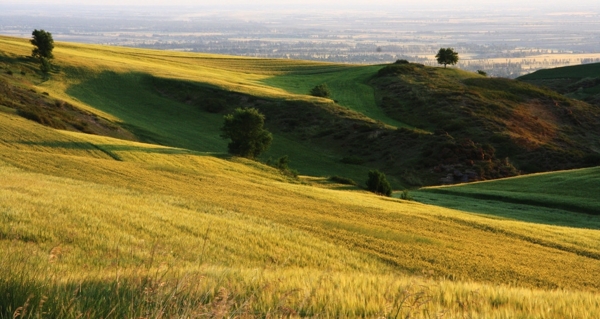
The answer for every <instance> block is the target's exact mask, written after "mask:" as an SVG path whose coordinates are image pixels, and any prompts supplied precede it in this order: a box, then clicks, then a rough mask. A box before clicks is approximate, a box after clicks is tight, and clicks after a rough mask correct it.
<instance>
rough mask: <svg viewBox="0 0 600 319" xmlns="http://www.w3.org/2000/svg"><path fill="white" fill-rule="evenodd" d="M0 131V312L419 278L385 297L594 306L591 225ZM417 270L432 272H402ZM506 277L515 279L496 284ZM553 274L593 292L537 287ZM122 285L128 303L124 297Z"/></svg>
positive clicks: (282, 292) (379, 303) (192, 156)
mask: <svg viewBox="0 0 600 319" xmlns="http://www.w3.org/2000/svg"><path fill="white" fill-rule="evenodd" d="M0 139H1V140H2V142H1V143H0V175H1V176H2V180H3V183H2V186H0V197H1V198H2V201H1V203H2V204H1V206H0V207H1V209H0V216H1V219H2V224H1V228H0V252H1V253H2V255H3V256H10V257H9V258H4V259H2V261H1V263H2V269H3V270H4V271H3V272H2V274H1V275H0V286H1V287H3V288H2V290H3V291H8V292H10V296H11V297H10V298H1V300H2V301H0V311H2V312H3V315H2V316H7V315H12V313H14V312H15V311H16V309H17V307H19V306H23V305H24V304H25V303H26V301H27V299H28V298H33V299H30V301H29V302H30V303H31V304H39V302H40V300H41V298H42V296H47V297H49V299H48V303H47V304H46V305H45V306H44V308H43V309H45V311H47V312H48V311H49V312H51V313H53V314H59V313H61V311H63V312H64V311H69V310H68V309H69V307H70V306H68V304H73V303H75V305H77V306H76V307H77V308H75V309H79V310H80V311H82V312H85V311H90V310H92V311H93V314H94V315H93V317H107V316H109V317H110V315H109V314H108V312H107V311H109V309H111V308H113V307H114V309H117V310H114V311H117V314H118V315H117V317H119V316H121V317H122V316H126V317H131V316H140V315H144V313H145V312H146V311H149V313H153V311H163V312H168V313H171V314H174V313H175V312H173V311H177V309H179V311H192V310H193V309H191V308H189V307H187V306H177V304H170V303H164V301H163V300H165V299H163V294H164V296H169V295H171V294H172V293H174V291H173V290H171V289H177V291H179V292H178V293H177V294H176V296H177V297H176V298H175V299H166V300H172V301H176V302H178V303H179V302H182V303H185V304H188V305H190V303H191V305H196V306H198V307H199V306H202V305H204V306H203V307H207V308H204V310H203V311H206V312H207V313H211V311H218V310H217V309H216V308H211V307H216V304H214V303H215V302H216V300H219V298H221V299H222V298H225V300H228V301H227V304H228V306H226V308H225V309H227V311H233V312H235V311H242V312H244V313H245V312H246V311H250V313H262V314H265V313H269V312H272V313H277V314H279V315H285V313H286V312H285V311H294V312H297V313H303V314H304V315H308V316H313V315H316V314H327V315H326V316H333V315H334V314H337V315H340V314H343V315H347V316H369V317H370V316H374V315H377V314H381V313H383V314H385V313H389V311H390V310H386V309H388V308H387V307H390V303H392V304H393V303H395V302H398V301H399V300H400V299H401V298H404V297H403V296H408V295H406V294H413V293H414V294H415V295H414V296H417V295H418V294H423V293H425V294H426V295H427V296H429V298H431V299H430V301H427V303H426V304H425V305H423V306H419V307H417V308H399V310H398V311H401V313H404V314H407V313H408V312H412V311H413V310H414V311H416V312H415V316H416V317H418V316H417V313H420V311H427V312H429V313H437V312H440V311H446V312H448V311H449V312H450V313H454V314H456V315H459V314H460V313H461V311H464V309H463V308H461V306H460V302H463V301H464V300H465V299H464V298H470V297H468V296H471V295H472V294H473V293H475V291H478V292H477V294H478V297H477V300H472V301H471V302H474V303H477V304H478V306H477V307H476V308H474V309H473V310H472V311H474V312H473V313H480V314H486V316H489V317H494V316H496V315H499V314H501V313H503V312H509V313H513V314H518V313H523V311H524V312H525V313H531V312H540V311H544V310H542V309H553V310H552V311H553V313H554V314H556V316H557V317H560V316H561V315H566V314H567V313H570V312H571V311H572V308H571V307H572V306H573V305H579V307H580V308H581V309H586V315H585V316H588V314H589V316H588V317H589V318H592V317H593V315H594V314H597V313H598V311H600V309H597V306H594V304H595V305H597V302H596V301H597V300H598V298H599V297H598V296H597V295H596V294H595V293H596V292H598V291H600V287H599V286H598V282H597V280H596V278H595V274H596V273H597V271H598V267H600V262H599V259H600V251H599V250H598V247H600V243H599V242H598V237H597V236H596V235H597V234H596V233H597V231H592V230H586V229H568V228H562V227H556V226H544V225H538V224H530V223H523V222H516V221H512V220H499V219H489V218H485V217H481V216H475V215H469V214H465V213H461V212H458V211H452V210H447V209H443V208H437V207H434V206H427V205H421V204H417V203H410V202H404V201H400V200H393V199H392V200H390V199H385V198H382V197H380V196H376V195H372V194H369V193H364V192H347V191H337V190H328V189H323V188H317V187H312V186H307V185H303V184H298V183H297V182H295V181H294V180H288V179H287V178H286V177H284V176H282V175H280V174H279V173H278V172H277V171H276V170H273V169H272V168H270V167H267V166H263V165H261V164H258V163H255V162H250V161H245V160H241V159H232V160H224V159H219V158H215V157H212V156H207V155H203V154H201V153H196V152H192V151H189V150H185V149H175V148H169V147H162V146H157V145H151V144H142V143H137V142H130V141H123V140H117V139H113V138H109V137H102V136H94V135H89V134H81V133H76V132H65V131H57V130H54V129H51V128H47V127H44V126H41V125H39V124H36V123H33V122H31V121H28V120H25V119H22V118H20V117H16V116H15V115H7V114H0ZM565 242H569V244H568V245H565V244H564V243H565ZM532 260H535V263H532V262H531V261H532ZM42 269H43V271H41V270H42ZM257 273H258V274H260V275H259V277H257ZM423 273H425V274H427V276H428V277H430V278H431V279H426V278H420V279H419V278H412V279H411V277H407V276H415V275H421V274H423ZM115 276H116V277H115ZM156 276H160V278H161V279H153V278H156ZM309 278H313V279H314V280H315V281H311V280H309ZM317 278H322V279H318V280H317ZM443 278H445V279H443ZM154 280H160V281H162V282H163V283H162V284H160V285H161V286H154V285H155V284H156V285H158V284H159V283H160V282H156V283H154ZM188 280H192V281H191V282H188ZM307 280H308V281H307ZM448 280H450V281H448ZM194 281H197V282H198V283H199V284H194V285H191V283H192V282H194ZM411 281H413V282H417V283H419V284H418V285H419V286H421V285H422V286H426V287H428V288H426V289H427V290H426V291H425V290H422V289H423V288H417V287H412V285H411V284H410V282H411ZM464 281H466V282H467V283H463V282H464ZM472 281H475V282H479V283H485V285H481V284H474V283H470V282H472ZM506 283H511V284H512V285H515V286H519V287H526V289H523V288H506V287H497V286H495V285H501V284H506ZM181 284H183V285H184V286H183V287H182V286H180V285H181ZM115 285H120V287H122V288H120V290H118V289H115V287H116V286H115ZM263 286H269V287H272V288H270V289H263V288H261V287H263ZM77 287H79V288H77ZM159 287H164V288H159ZM177 287H179V288H177ZM333 287H337V288H333ZM494 287H496V288H494ZM556 288H560V289H568V290H569V291H571V290H582V291H588V292H593V293H588V292H568V293H561V292H559V291H556V292H548V293H546V292H543V291H541V290H539V289H556ZM76 289H78V290H77V291H78V292H77V293H78V296H79V297H78V298H77V300H71V298H72V297H71V296H72V295H73V291H74V290H76ZM223 289H225V291H226V292H227V293H226V295H223V294H225V292H224V291H223ZM530 289H534V290H530ZM357 290H360V291H361V300H362V301H360V302H358V301H355V298H356V295H355V293H356V291H357ZM99 294H102V296H103V298H98V295H99ZM120 294H121V295H123V294H127V295H128V296H130V297H128V298H129V299H128V300H132V302H134V305H139V307H135V306H134V307H133V308H132V304H130V303H128V304H127V305H123V304H121V303H120V302H119V300H122V299H121V298H120V297H119V295H120ZM144 296H150V297H151V298H152V299H150V300H147V299H144V298H147V297H144ZM414 296H413V297H414ZM413 297H409V298H413ZM164 298H166V297H164ZM169 298H170V297H169ZM498 298H500V299H498ZM461 300H462V301H461ZM498 300H501V302H499V301H498ZM459 301H460V302H459ZM523 303H525V304H526V305H527V306H526V308H524V309H525V310H518V309H519V307H520V306H519V305H521V306H522V305H523ZM243 305H245V306H243ZM224 307H225V306H224ZM244 307H247V308H244ZM474 307H475V306H474ZM544 307H545V308H544ZM103 309H104V310H103ZM182 309H183V310H182ZM286 309H287V310H286ZM461 309H462V310H461ZM500 309H503V310H502V311H499V310H500ZM34 311H35V310H32V313H34ZM222 311H225V310H222ZM146 315H148V313H146ZM58 316H59V317H70V316H73V317H76V316H77V312H69V316H66V315H65V316H63V315H58ZM585 316H583V317H585Z"/></svg>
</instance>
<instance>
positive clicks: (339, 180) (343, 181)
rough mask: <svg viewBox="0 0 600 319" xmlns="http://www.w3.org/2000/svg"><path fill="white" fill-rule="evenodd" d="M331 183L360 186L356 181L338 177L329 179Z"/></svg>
mask: <svg viewBox="0 0 600 319" xmlns="http://www.w3.org/2000/svg"><path fill="white" fill-rule="evenodd" d="M329 181H331V182H334V183H338V184H344V185H353V186H356V185H358V184H357V183H356V182H355V181H353V180H352V179H350V178H347V177H342V176H337V175H334V176H331V177H329Z"/></svg>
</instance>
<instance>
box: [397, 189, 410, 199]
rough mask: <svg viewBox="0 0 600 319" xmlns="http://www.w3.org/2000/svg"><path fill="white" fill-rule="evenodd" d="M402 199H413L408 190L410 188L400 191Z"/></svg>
mask: <svg viewBox="0 0 600 319" xmlns="http://www.w3.org/2000/svg"><path fill="white" fill-rule="evenodd" d="M400 199H404V200H412V199H413V198H412V196H411V195H410V193H409V192H408V189H405V190H403V191H402V193H400Z"/></svg>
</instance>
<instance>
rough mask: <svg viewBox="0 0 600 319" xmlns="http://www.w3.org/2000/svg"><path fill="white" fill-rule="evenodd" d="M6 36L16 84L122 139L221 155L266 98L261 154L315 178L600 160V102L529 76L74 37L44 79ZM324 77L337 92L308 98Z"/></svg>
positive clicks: (504, 171) (500, 170)
mask: <svg viewBox="0 0 600 319" xmlns="http://www.w3.org/2000/svg"><path fill="white" fill-rule="evenodd" d="M0 40H1V41H2V45H3V47H4V48H5V49H4V53H2V55H1V56H0V60H1V61H4V63H5V69H6V70H9V71H11V70H10V68H11V67H12V69H13V71H14V72H13V71H11V72H13V76H12V82H13V83H14V82H19V83H21V84H18V85H21V86H23V87H25V90H26V91H27V87H28V86H30V85H32V84H35V86H36V88H35V89H34V90H37V93H40V91H41V92H42V93H43V92H46V93H47V94H49V95H50V97H51V98H50V101H48V102H47V104H49V105H52V104H55V103H58V104H61V105H65V106H66V107H75V108H77V109H80V110H84V111H86V112H88V113H91V114H92V115H93V116H94V117H95V118H97V119H99V121H104V122H103V123H104V124H103V125H105V126H106V125H109V124H110V123H112V124H113V126H114V127H118V128H119V129H114V130H112V132H113V133H114V134H116V133H119V132H123V133H122V134H121V133H119V134H121V136H122V137H125V138H129V139H134V140H138V141H143V142H149V143H155V144H161V145H165V146H173V147H181V148H187V149H192V150H195V151H200V152H209V153H215V152H217V153H219V152H223V151H224V150H225V149H226V148H225V144H226V141H224V140H222V139H221V138H220V137H219V127H220V122H221V118H222V116H223V115H224V114H227V113H229V112H231V111H232V110H233V109H234V108H236V107H255V108H258V109H259V110H260V111H261V112H263V113H264V114H265V115H266V125H267V127H268V129H269V130H270V131H272V132H273V133H274V134H275V140H274V145H273V147H272V149H271V150H270V151H269V152H268V153H266V154H265V155H264V156H263V157H262V158H261V159H262V160H263V161H266V160H267V159H269V158H275V159H276V158H279V157H281V156H283V155H288V156H289V157H290V159H291V161H292V162H291V166H292V167H293V168H295V169H297V170H299V171H300V173H302V174H308V175H317V176H324V175H330V176H332V175H340V176H345V177H349V178H352V179H354V180H356V181H358V182H362V180H363V179H365V176H366V173H367V172H368V170H370V169H373V168H377V169H379V170H381V171H384V172H385V173H386V174H387V175H388V176H389V177H390V179H391V182H392V184H393V185H394V186H395V187H397V188H403V187H411V186H421V185H432V184H440V183H447V182H457V181H472V180H482V179H492V178H498V177H506V176H513V175H516V174H519V172H524V173H529V172H539V171H549V170H557V169H568V168H578V167H586V166H592V165H597V164H598V162H599V161H600V159H599V158H600V155H598V149H600V146H599V143H600V137H599V135H600V133H599V132H598V130H597V129H596V128H597V127H598V123H597V122H598V118H599V117H598V112H599V111H598V108H597V107H593V106H591V105H589V104H586V103H583V102H579V101H576V100H571V99H568V98H565V97H564V96H561V95H559V94H557V93H555V92H553V91H549V90H545V89H540V88H539V87H535V86H532V85H528V84H526V83H523V82H519V81H512V80H505V79H490V78H484V77H481V76H479V75H477V74H474V73H469V72H463V71H459V70H455V69H442V68H429V67H424V66H420V65H417V64H406V65H401V64H400V65H398V64H395V65H390V66H351V65H339V64H328V63H315V62H306V61H290V60H262V59H248V58H237V57H229V56H218V55H207V54H188V53H176V52H164V51H148V50H134V49H125V48H113V47H102V46H98V47H94V46H83V45H78V44H62V45H60V46H59V47H58V48H57V49H56V50H57V52H56V53H57V54H58V56H59V57H61V58H60V59H57V61H56V62H55V64H56V68H55V69H56V70H55V72H54V74H52V76H51V78H50V80H48V81H44V82H42V81H41V80H40V77H39V75H38V74H36V67H37V66H36V65H35V63H34V62H33V61H31V60H29V59H28V58H26V56H27V55H28V54H29V50H30V48H29V44H28V43H27V42H26V41H24V40H22V39H14V38H2V39H0ZM25 70H26V72H25ZM21 71H23V72H21ZM22 73H25V74H22ZM36 82H39V83H36ZM321 83H326V84H328V85H329V86H330V88H331V90H332V98H333V99H323V98H317V97H312V96H310V95H307V93H308V91H310V88H311V87H313V86H315V85H318V84H321ZM10 85H16V84H10ZM52 100H56V101H55V102H54V101H52ZM5 104H7V103H5ZM215 105H216V106H215ZM25 109H28V108H27V107H26V108H25ZM50 117H52V116H50ZM88 117H89V116H88ZM449 119H450V120H449ZM67 122H68V121H67ZM84 122H86V120H84ZM96 122H98V121H96ZM108 122H110V123H108ZM65 125H66V126H65ZM63 126H65V127H71V128H72V127H73V126H72V124H68V123H67V124H64V125H63ZM100 126H102V125H100ZM109 126H110V125H109ZM90 127H96V128H97V129H98V133H99V134H103V135H106V134H107V133H110V132H111V130H107V129H100V128H99V126H98V125H92V126H88V128H90ZM79 131H81V130H79ZM114 134H113V135H114ZM108 135H109V136H110V134H108Z"/></svg>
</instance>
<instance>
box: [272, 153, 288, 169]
mask: <svg viewBox="0 0 600 319" xmlns="http://www.w3.org/2000/svg"><path fill="white" fill-rule="evenodd" d="M289 163H290V158H289V157H288V156H287V155H284V156H282V157H280V158H279V159H277V162H276V163H275V168H278V169H280V170H287V169H288V164H289Z"/></svg>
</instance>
